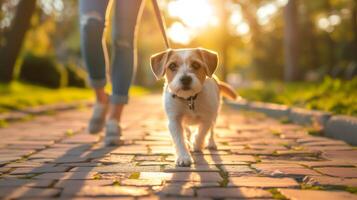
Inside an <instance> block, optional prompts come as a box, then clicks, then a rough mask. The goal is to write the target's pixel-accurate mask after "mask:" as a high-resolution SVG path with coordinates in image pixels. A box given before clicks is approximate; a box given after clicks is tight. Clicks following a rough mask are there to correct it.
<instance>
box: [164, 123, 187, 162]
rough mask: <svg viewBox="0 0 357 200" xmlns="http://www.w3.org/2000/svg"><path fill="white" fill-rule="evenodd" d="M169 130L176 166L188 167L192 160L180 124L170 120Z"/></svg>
mask: <svg viewBox="0 0 357 200" xmlns="http://www.w3.org/2000/svg"><path fill="white" fill-rule="evenodd" d="M169 130H170V133H171V136H172V140H173V141H174V145H175V148H176V165H178V166H190V165H191V163H192V160H191V156H190V153H189V151H188V148H187V146H186V142H185V137H184V132H183V127H182V122H181V121H180V120H177V119H175V120H171V119H170V120H169Z"/></svg>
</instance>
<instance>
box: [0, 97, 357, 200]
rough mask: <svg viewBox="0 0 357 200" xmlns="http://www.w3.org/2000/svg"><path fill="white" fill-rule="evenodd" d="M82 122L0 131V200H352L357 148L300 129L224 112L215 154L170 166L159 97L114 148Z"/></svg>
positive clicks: (53, 118)
mask: <svg viewBox="0 0 357 200" xmlns="http://www.w3.org/2000/svg"><path fill="white" fill-rule="evenodd" d="M89 116H90V110H89V109H86V108H82V109H78V110H70V111H63V112H59V113H55V114H52V115H45V116H38V117H36V118H34V119H31V120H28V121H23V122H17V123H12V124H10V125H9V127H7V128H2V129H0V137H1V139H0V199H18V198H21V199H31V198H32V199H52V198H63V199H68V198H76V199H94V198H98V199H111V198H113V199H140V200H141V199H245V198H249V199H250V198H252V199H274V198H275V199H284V198H288V199H314V200H319V199H324V200H326V199H333V200H338V199H357V194H356V192H357V149H356V148H355V147H351V146H349V145H347V144H345V143H344V142H342V141H338V140H332V139H328V138H324V137H314V136H310V135H308V134H307V133H306V131H305V130H304V128H303V127H301V126H297V125H293V124H282V123H280V122H279V121H276V120H273V119H271V118H266V117H264V116H261V115H258V114H254V113H247V112H245V113H243V112H238V111H235V110H233V109H231V108H228V107H224V108H223V110H222V112H221V115H220V117H219V120H218V126H217V129H216V134H217V141H218V150H217V151H204V152H203V153H196V154H194V155H193V158H194V160H195V165H193V166H192V167H175V165H174V163H173V159H174V157H173V154H172V153H173V147H172V145H171V139H170V135H169V133H168V131H167V128H166V123H167V122H166V118H165V115H164V113H163V111H162V107H161V97H160V96H159V95H153V96H146V97H144V98H135V99H133V100H132V101H131V103H130V105H129V106H128V107H127V109H126V110H125V115H124V116H125V117H124V123H123V130H124V139H125V145H123V146H120V147H116V148H104V147H103V146H102V142H101V140H102V136H100V135H89V134H87V133H86V131H85V126H86V123H87V120H88V118H89ZM341 131H343V130H341ZM353 193H355V194H353Z"/></svg>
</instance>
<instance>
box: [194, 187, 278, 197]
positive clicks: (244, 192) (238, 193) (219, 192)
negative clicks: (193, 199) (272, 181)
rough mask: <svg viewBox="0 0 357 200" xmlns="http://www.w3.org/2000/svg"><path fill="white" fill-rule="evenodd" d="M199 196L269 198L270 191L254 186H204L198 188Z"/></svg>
mask: <svg viewBox="0 0 357 200" xmlns="http://www.w3.org/2000/svg"><path fill="white" fill-rule="evenodd" d="M197 195H198V196H199V197H210V198H239V199H242V198H269V197H272V195H271V194H270V192H268V191H265V190H262V189H255V188H254V189H253V188H244V187H241V188H202V189H198V191H197Z"/></svg>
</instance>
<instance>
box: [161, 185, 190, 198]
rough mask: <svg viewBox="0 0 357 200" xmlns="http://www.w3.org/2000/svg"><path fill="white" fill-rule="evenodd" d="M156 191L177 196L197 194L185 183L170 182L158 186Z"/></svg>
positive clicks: (164, 194)
mask: <svg viewBox="0 0 357 200" xmlns="http://www.w3.org/2000/svg"><path fill="white" fill-rule="evenodd" d="M154 192H155V193H156V194H157V195H159V196H175V197H176V198H178V197H182V196H188V197H193V196H194V195H195V193H194V191H193V189H192V188H190V187H187V186H185V184H168V185H165V186H162V187H156V188H154Z"/></svg>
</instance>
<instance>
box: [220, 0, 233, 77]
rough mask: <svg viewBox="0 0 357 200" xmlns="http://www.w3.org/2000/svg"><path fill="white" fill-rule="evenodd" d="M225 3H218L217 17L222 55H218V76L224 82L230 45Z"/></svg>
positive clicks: (222, 1) (223, 1) (224, 0)
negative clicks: (218, 18)
mask: <svg viewBox="0 0 357 200" xmlns="http://www.w3.org/2000/svg"><path fill="white" fill-rule="evenodd" d="M226 3H227V1H226V0H220V3H219V15H220V20H221V33H220V38H221V39H220V43H221V45H220V52H221V53H222V55H220V58H221V59H220V66H219V67H220V72H221V73H220V74H221V77H220V78H221V79H222V80H224V81H225V80H226V79H227V74H228V65H227V63H228V59H229V58H228V52H227V51H228V47H229V45H230V43H231V36H230V34H229V32H228V24H227V22H228V17H229V16H228V13H227V12H228V10H227V9H226V7H225V4H226Z"/></svg>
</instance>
